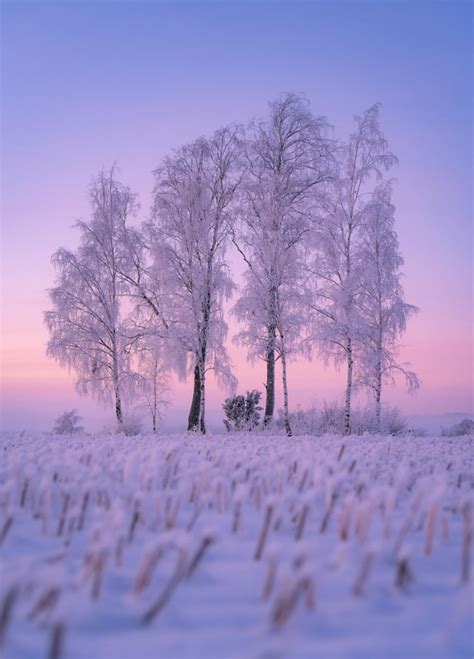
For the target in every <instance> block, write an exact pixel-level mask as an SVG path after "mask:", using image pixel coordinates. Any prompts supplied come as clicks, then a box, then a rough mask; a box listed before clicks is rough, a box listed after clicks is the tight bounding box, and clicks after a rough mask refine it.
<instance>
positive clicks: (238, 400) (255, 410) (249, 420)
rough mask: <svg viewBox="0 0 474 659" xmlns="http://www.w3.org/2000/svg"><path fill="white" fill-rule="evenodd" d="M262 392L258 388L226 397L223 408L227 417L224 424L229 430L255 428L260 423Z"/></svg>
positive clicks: (249, 429)
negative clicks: (244, 393)
mask: <svg viewBox="0 0 474 659" xmlns="http://www.w3.org/2000/svg"><path fill="white" fill-rule="evenodd" d="M261 396H262V394H261V392H260V391H257V390H256V389H252V391H247V393H246V395H245V396H243V395H242V394H239V395H238V396H233V397H231V398H226V399H225V401H224V404H223V405H222V409H223V410H224V413H225V416H226V418H225V419H224V425H225V427H226V428H227V430H228V432H231V431H239V430H248V431H251V430H255V429H256V428H258V426H259V423H260V412H261V411H262V408H261V407H260V405H259V403H260V398H261Z"/></svg>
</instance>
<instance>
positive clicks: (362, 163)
mask: <svg viewBox="0 0 474 659" xmlns="http://www.w3.org/2000/svg"><path fill="white" fill-rule="evenodd" d="M356 124H357V129H356V131H355V132H354V133H353V134H352V135H351V136H350V138H349V142H348V144H347V145H346V146H344V147H343V148H342V149H341V150H340V152H339V153H340V174H339V176H338V177H337V178H336V179H335V180H334V184H333V185H332V186H331V188H330V191H329V193H328V194H327V196H326V197H325V198H324V199H323V200H322V203H321V206H322V213H321V215H320V216H319V217H318V219H317V221H316V222H315V225H314V232H313V239H314V245H315V252H314V260H313V264H312V266H311V268H310V271H311V273H312V275H313V280H312V283H313V286H314V289H313V291H314V293H315V294H314V297H313V303H312V307H313V310H314V311H316V335H315V336H316V339H317V342H318V345H319V348H320V351H321V353H322V354H323V356H324V358H325V359H328V360H329V359H332V360H333V361H334V362H335V363H336V365H339V364H344V365H345V367H346V387H345V396H344V432H345V433H346V434H348V433H350V417H351V400H352V392H353V385H354V362H355V359H356V357H357V352H358V350H359V348H360V345H361V341H362V339H363V335H364V329H363V318H362V315H361V311H360V297H361V294H362V282H363V272H364V262H363V259H362V252H361V240H362V237H361V231H362V227H363V225H364V221H365V219H366V217H367V213H368V209H369V207H370V199H371V196H370V195H371V191H372V189H373V185H374V180H377V179H380V178H381V177H382V173H383V172H384V171H386V170H388V169H389V168H390V167H391V166H392V165H393V164H394V163H396V158H395V156H394V155H393V154H392V153H391V152H390V151H389V149H388V145H387V142H386V140H385V138H384V136H383V134H382V132H381V130H380V127H379V106H378V105H374V106H372V107H371V108H369V110H367V111H366V112H365V113H364V114H363V116H362V117H356Z"/></svg>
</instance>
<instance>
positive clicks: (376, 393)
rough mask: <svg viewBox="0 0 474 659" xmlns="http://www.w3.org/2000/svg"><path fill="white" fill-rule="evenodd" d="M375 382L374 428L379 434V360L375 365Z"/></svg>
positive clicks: (380, 388) (380, 381)
mask: <svg viewBox="0 0 474 659" xmlns="http://www.w3.org/2000/svg"><path fill="white" fill-rule="evenodd" d="M375 377H376V381H375V427H376V430H377V432H378V433H379V432H380V423H381V407H382V405H381V398H382V365H381V363H380V360H379V361H378V362H377V365H376V376H375Z"/></svg>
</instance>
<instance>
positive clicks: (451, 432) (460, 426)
mask: <svg viewBox="0 0 474 659" xmlns="http://www.w3.org/2000/svg"><path fill="white" fill-rule="evenodd" d="M441 435H442V436H443V437H463V436H465V435H474V421H473V420H472V419H468V418H467V417H466V418H465V419H463V420H462V421H460V422H459V423H455V424H454V425H453V426H449V427H448V428H442V429H441Z"/></svg>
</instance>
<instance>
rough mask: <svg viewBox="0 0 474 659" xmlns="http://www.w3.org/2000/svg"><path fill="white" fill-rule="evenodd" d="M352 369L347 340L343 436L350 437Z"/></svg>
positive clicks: (349, 342) (350, 342) (349, 347)
mask: <svg viewBox="0 0 474 659" xmlns="http://www.w3.org/2000/svg"><path fill="white" fill-rule="evenodd" d="M353 368H354V359H353V356H352V339H351V338H348V339H347V384H346V397H345V402H344V435H350V432H351V398H352V371H353Z"/></svg>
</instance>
